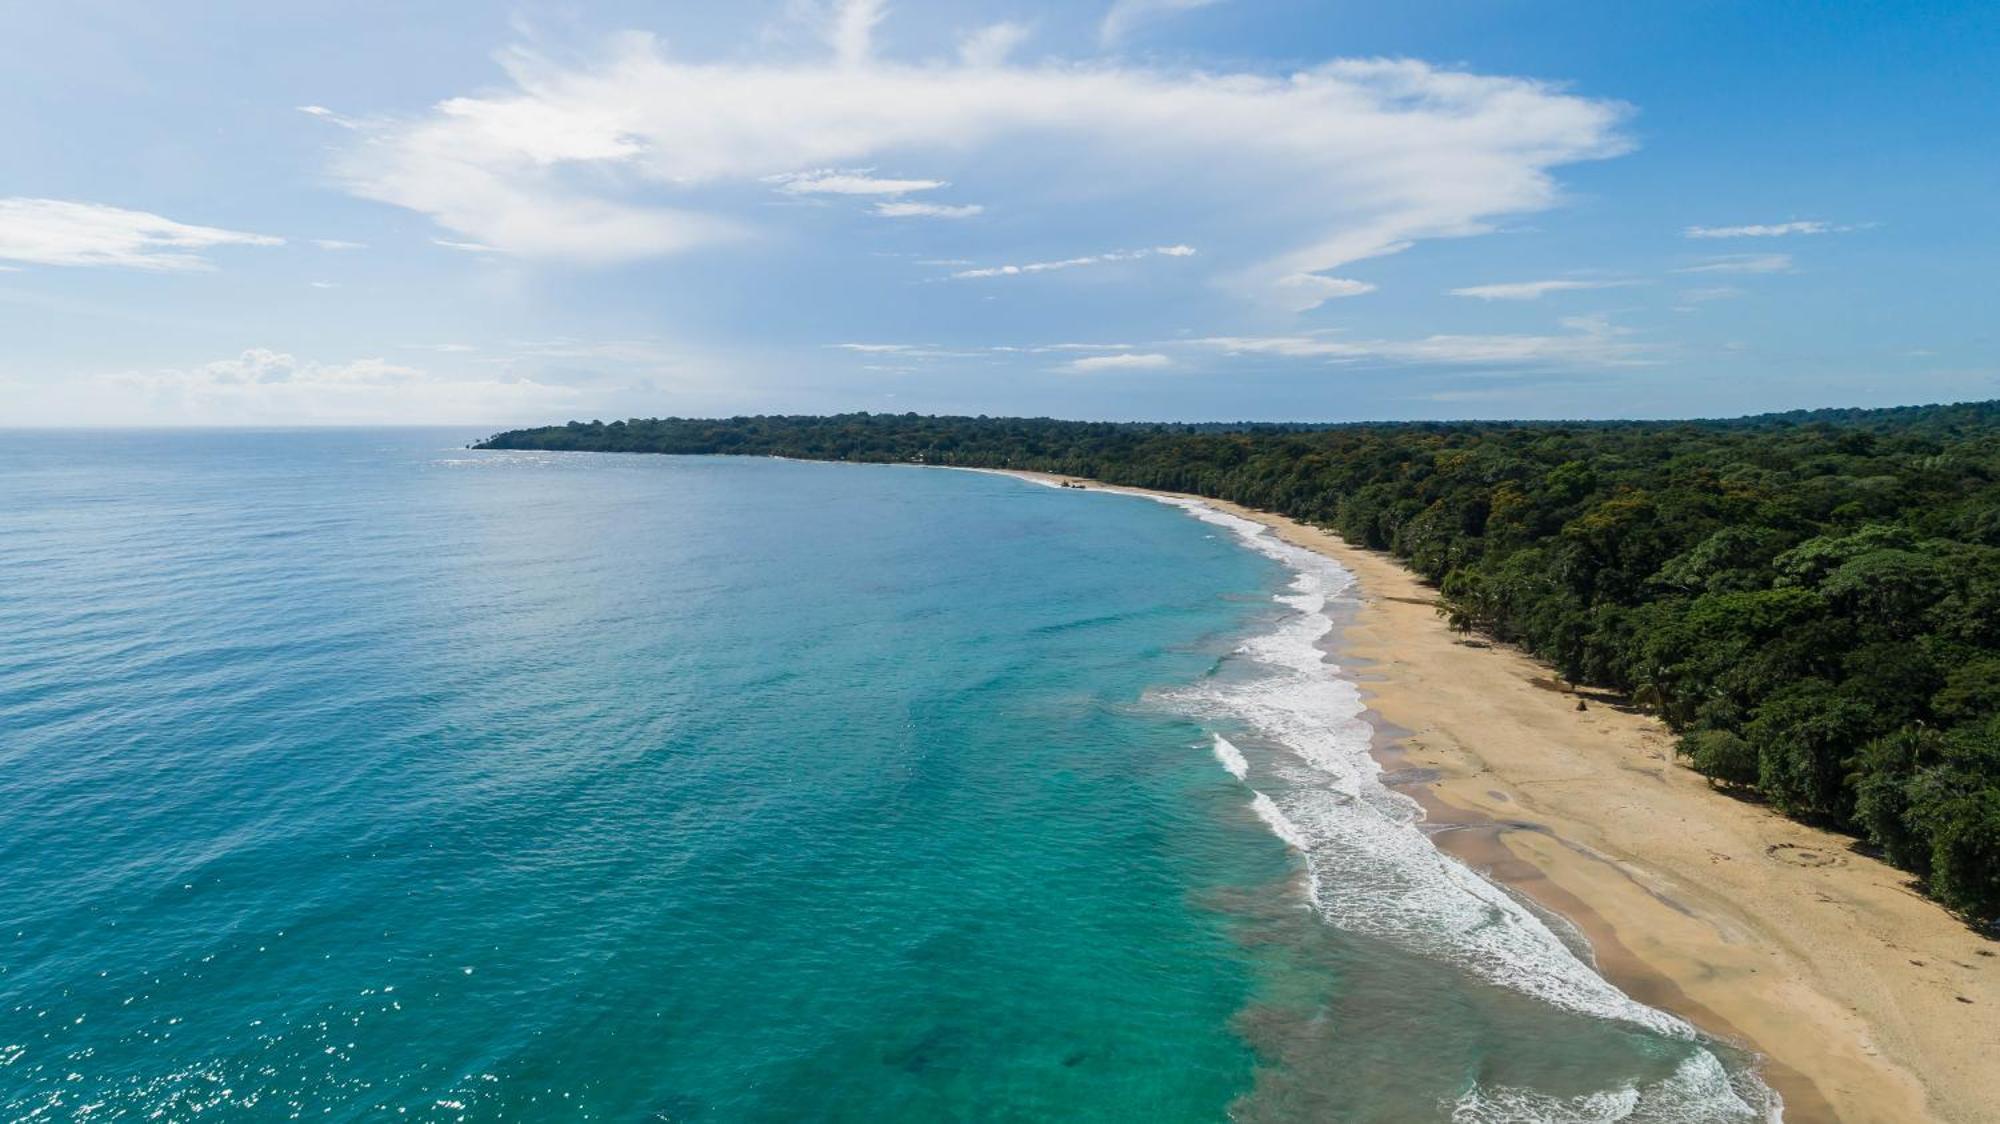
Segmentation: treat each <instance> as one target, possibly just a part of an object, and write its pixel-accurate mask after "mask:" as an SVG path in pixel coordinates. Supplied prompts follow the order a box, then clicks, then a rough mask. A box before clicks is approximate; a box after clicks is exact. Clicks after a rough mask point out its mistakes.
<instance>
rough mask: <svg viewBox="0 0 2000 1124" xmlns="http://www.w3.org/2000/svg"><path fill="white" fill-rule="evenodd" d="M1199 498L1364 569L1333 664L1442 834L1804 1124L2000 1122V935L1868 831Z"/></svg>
mask: <svg viewBox="0 0 2000 1124" xmlns="http://www.w3.org/2000/svg"><path fill="white" fill-rule="evenodd" d="M1022 475H1030V474H1022ZM1038 478H1039V479H1043V480H1045V481H1047V480H1053V479H1056V478H1052V477H1038ZM1189 498H1199V497H1189ZM1204 502H1208V503H1211V504H1213V505H1214V506H1215V507H1217V508H1219V509H1222V510H1225V511H1229V512H1231V513H1233V514H1236V515H1241V516H1243V517H1245V518H1249V519H1254V520H1256V521H1257V522H1260V523H1263V524H1265V525H1267V526H1270V527H1272V528H1273V529H1274V531H1275V532H1276V533H1277V534H1279V535H1280V536H1282V537H1283V538H1285V539H1286V540H1287V541H1290V542H1293V543H1296V544H1298V545H1300V546H1303V547H1306V548H1307V549H1310V550H1313V551H1316V552H1319V553H1321V554H1324V555H1326V556H1328V557H1331V558H1333V559H1335V560H1336V561H1338V562H1340V563H1341V565H1343V566H1345V567H1347V568H1348V569H1349V570H1351V571H1353V572H1354V574H1355V575H1356V576H1357V578H1358V579H1359V581H1358V586H1357V589H1356V590H1355V591H1354V596H1355V598H1356V604H1355V605H1354V607H1353V610H1352V613H1351V616H1350V619H1349V620H1348V622H1347V624H1346V627H1345V629H1344V630H1343V633H1342V635H1341V637H1340V639H1339V641H1338V643H1337V646H1336V652H1335V659H1336V660H1338V661H1339V662H1341V663H1343V664H1344V665H1347V667H1348V668H1349V669H1350V670H1351V671H1352V672H1354V673H1355V674H1356V676H1357V678H1358V679H1359V680H1360V681H1361V683H1362V686H1363V687H1364V689H1365V691H1366V693H1367V696H1368V699H1369V702H1370V704H1371V706H1372V707H1373V710H1372V711H1371V713H1370V715H1369V717H1370V718H1371V719H1373V720H1375V721H1376V723H1377V728H1378V729H1379V730H1381V731H1383V733H1384V736H1383V737H1382V738H1381V739H1380V740H1381V743H1382V744H1381V747H1380V749H1379V752H1380V754H1381V756H1382V757H1383V759H1384V764H1385V767H1386V768H1388V769H1389V770H1391V771H1392V772H1396V773H1398V774H1399V775H1398V776H1396V777H1392V778H1391V779H1393V780H1396V781H1398V782H1399V783H1398V785H1397V787H1399V788H1400V789H1401V790H1402V791H1405V792H1407V793H1409V794H1410V795H1411V796H1413V797H1415V798H1417V799H1418V800H1419V801H1420V802H1421V803H1422V804H1423V805H1424V807H1425V808H1426V809H1427V810H1428V812H1429V816H1430V823H1429V829H1430V830H1431V831H1432V833H1433V838H1434V839H1435V840H1436V841H1437V843H1438V845H1439V846H1440V847H1441V848H1443V849H1444V850H1445V851H1446V852H1447V853H1449V854H1452V855H1454V856H1456V857H1458V858H1459V859H1460V860H1461V861H1464V862H1466V863H1467V864H1469V865H1471V866H1473V867H1475V868H1477V869H1479V870H1481V871H1483V872H1485V873H1486V874H1487V875H1488V876H1489V877H1491V878H1493V879H1494V880H1495V881H1497V882H1499V883H1501V884H1502V885H1505V886H1507V887H1509V888H1511V889H1513V890H1515V891H1516V892H1518V893H1520V894H1522V895H1524V896H1526V897H1527V898H1529V899H1531V900H1532V901H1534V902H1535V903H1536V904H1538V905H1540V906H1542V907H1543V908H1546V909H1548V910H1550V911H1552V912H1554V913H1557V914H1560V915H1561V916H1563V917H1565V918H1567V919H1568V920H1569V921H1570V922H1571V923H1573V924H1574V925H1576V926H1577V927H1578V929H1580V930H1581V931H1582V932H1583V933H1584V934H1585V935H1586V936H1587V937H1588V939H1589V940H1590V942H1591V945H1592V949H1593V952H1594V954H1595V956H1596V959H1597V963H1598V967H1599V969H1600V970H1601V971H1603V972H1604V974H1605V975H1606V976H1607V977H1609V978H1610V979H1611V980H1612V981H1613V982H1615V983H1617V984H1618V985H1619V986H1620V987H1622V988H1624V989H1625V990H1626V991H1627V992H1628V993H1629V994H1631V995H1632V996H1633V997H1634V998H1636V999H1638V1000H1640V1001H1641V1002H1644V1003H1647V1004H1650V1005H1652V1006H1656V1007H1659V1008H1661V1009H1664V1010H1668V1011H1672V1012H1673V1013H1675V1014H1677V1015H1680V1016H1681V1017H1683V1018H1685V1019H1687V1020H1688V1021H1689V1022H1692V1023H1694V1024H1695V1025H1697V1026H1699V1027H1701V1028H1703V1029H1704V1030H1706V1031H1708V1032H1710V1033H1712V1034H1715V1035H1717V1036H1718V1037H1722V1038H1726V1039H1729V1040H1731V1041H1734V1042H1736V1043H1738V1044H1740V1045H1743V1046H1745V1047H1747V1048H1749V1049H1751V1050H1754V1051H1756V1052H1757V1053H1759V1054H1761V1055H1762V1056H1763V1057H1764V1058H1765V1059H1766V1061H1765V1065H1764V1073H1765V1076H1766V1079H1767V1080H1768V1081H1769V1082H1770V1083H1771V1084H1772V1086H1773V1087H1775V1088H1776V1089H1777V1090H1778V1091H1779V1093H1780V1094H1781V1095H1782V1096H1783V1097H1784V1099H1785V1104H1786V1110H1785V1117H1786V1119H1787V1120H1790V1121H1835V1120H1837V1121H1843V1122H1846V1124H1862V1122H1872V1121H1882V1122H1892V1121H1893V1122H1906V1121H1920V1120H1943V1121H1952V1122H1965V1124H1973V1122H1983V1121H1994V1120H2000V943H1996V942H1994V941H1990V940H1987V939H1985V938H1983V937H1981V936H1979V935H1978V934H1976V933H1974V932H1972V931H1971V930H1970V929H1968V928H1967V927H1966V926H1965V925H1964V924H1962V923H1961V922H1959V921H1957V920H1956V919H1954V918H1953V917H1951V916H1950V915H1949V914H1947V913H1946V912H1945V911H1944V910H1943V909H1941V908H1940V907H1938V906H1937V905H1936V904H1934V903H1932V902H1930V901H1929V900H1927V899H1925V898H1924V897H1923V896H1922V895H1921V894H1920V893H1919V892H1918V891H1917V890H1916V889H1915V888H1914V887H1913V886H1912V884H1911V879H1910V876H1909V875H1908V874H1906V873H1904V872H1902V871H1899V870H1896V869H1895V868H1893V867H1890V866H1888V865H1887V864H1884V863H1882V862H1879V861H1877V860H1876V859H1874V858H1871V857H1869V856H1867V855H1866V854H1863V853H1861V851H1860V850H1859V849H1858V848H1857V847H1856V846H1855V843H1854V841H1853V840H1852V839H1849V838H1847V837H1845V836H1840V835H1835V834H1831V833H1828V832H1824V831H1819V830H1816V829H1814V828H1811V827H1807V826H1805V825H1802V824H1798V823H1794V822H1792V821H1790V820H1788V819H1785V818H1784V817H1782V816H1780V815H1778V814H1776V813H1774V812H1772V811H1770V810H1769V809H1767V808H1764V807H1762V806H1759V805H1756V804H1753V803H1748V802H1745V801H1743V800H1739V799H1736V798H1734V797H1731V796H1728V795H1725V794H1723V793H1721V792H1718V791H1716V790H1714V789H1712V788H1711V787H1710V786H1709V785H1708V783H1707V782H1706V781H1705V780H1703V779H1702V777H1701V776H1700V775H1699V774H1697V773H1695V772H1693V771H1692V770H1690V769H1687V768H1685V767H1683V766H1682V765H1681V764H1679V763H1678V762H1677V761H1676V760H1675V758H1674V754H1673V738H1672V735H1671V734H1670V733H1669V732H1668V731H1667V729H1666V728H1665V727H1664V726H1663V725H1662V724H1661V723H1660V722H1659V721H1657V720H1656V719H1653V718H1650V717H1648V716H1646V715H1643V714H1639V713H1636V712H1634V711H1631V710H1629V709H1623V708H1621V707H1620V706H1618V705H1617V701H1616V700H1614V699H1610V698H1608V697H1604V696H1601V695H1597V694H1594V693H1592V692H1590V691H1588V690H1585V691H1583V692H1582V693H1581V695H1579V694H1577V693H1575V692H1572V691H1571V690H1569V689H1568V687H1567V686H1566V685H1564V684H1561V683H1559V682H1557V681H1556V679H1555V677H1554V673H1553V672H1552V671H1550V670H1549V669H1548V668H1547V667H1545V666H1544V665H1542V664H1540V663H1538V662H1536V661H1535V660H1534V659H1533V658H1531V657H1529V656H1528V655H1526V654H1525V653H1522V652H1519V651H1517V650H1513V649H1511V648H1509V647H1506V646H1503V645H1497V644H1489V643H1486V642H1484V641H1482V640H1480V639H1478V638H1477V637H1473V636H1466V635H1462V634H1458V633H1454V632H1452V631H1451V630H1450V629H1449V628H1448V627H1447V626H1446V625H1445V622H1444V620H1443V618H1441V617H1440V616H1439V615H1438V614H1437V611H1436V607H1435V600H1434V599H1435V596H1436V594H1435V591H1434V590H1432V589H1431V588H1429V587H1427V586H1425V585H1424V584H1423V583H1422V582H1421V581H1419V580H1418V579H1417V578H1416V576H1415V575H1413V574H1411V573H1410V572H1409V571H1408V570H1405V569H1404V568H1403V567H1402V566H1401V565H1400V564H1398V563H1397V562H1396V561H1394V560H1393V559H1391V558H1389V557H1388V556H1386V555H1383V554H1381V553H1378V552H1375V551H1368V550H1362V549H1359V548H1356V547H1353V546H1350V545H1349V544H1347V543H1346V542H1345V541H1343V540H1341V539H1340V538H1339V537H1337V536H1335V535H1332V534H1330V533H1327V532H1324V531H1321V530H1318V529H1316V528H1312V527H1308V526H1305V525H1303V524H1300V523H1297V522H1295V521H1293V520H1290V519H1286V518H1283V517H1281V516H1273V515H1270V514H1267V513H1264V512H1258V511H1252V510H1249V509H1245V508H1241V507H1238V506H1236V505H1233V504H1227V503H1221V502H1218V501H1213V500H1207V501H1204ZM1579 699H1581V700H1582V701H1583V702H1584V705H1585V709H1583V710H1578V709H1577V703H1578V701H1579Z"/></svg>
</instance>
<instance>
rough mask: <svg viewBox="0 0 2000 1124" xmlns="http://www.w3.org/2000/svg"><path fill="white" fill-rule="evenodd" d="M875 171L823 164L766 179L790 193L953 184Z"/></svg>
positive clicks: (903, 190) (893, 191)
mask: <svg viewBox="0 0 2000 1124" xmlns="http://www.w3.org/2000/svg"><path fill="white" fill-rule="evenodd" d="M874 171H875V169H873V168H854V169H846V170H843V169H837V168H823V169H821V170H819V171H813V172H787V173H784V174H781V175H775V176H766V177H764V180H765V182H766V183H775V184H777V185H778V190H779V191H783V192H785V193H787V194H790V195H908V194H909V193H910V192H913V191H933V190H935V189H937V188H940V187H947V186H949V185H948V184H947V183H945V181H943V180H918V179H889V178H884V177H879V176H876V175H874V174H873V173H874Z"/></svg>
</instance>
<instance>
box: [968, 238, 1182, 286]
mask: <svg viewBox="0 0 2000 1124" xmlns="http://www.w3.org/2000/svg"><path fill="white" fill-rule="evenodd" d="M1194 252H1195V251H1194V249H1193V247H1190V246H1156V247H1154V248H1152V249H1150V250H1113V251H1111V252H1110V253H1108V254H1087V255H1085V256H1083V257H1079V258H1062V259H1060V260H1058V261H1031V262H1027V263H1025V264H1022V265H989V266H982V267H980V268H978V269H961V270H959V271H958V272H956V273H954V274H952V276H953V277H955V278H958V279H960V280H966V281H970V280H977V279H980V278H986V277H1023V276H1028V275H1032V274H1036V273H1054V272H1056V271H1057V270H1062V269H1078V268H1081V267H1083V266H1087V265H1106V264H1109V263H1112V262H1123V261H1138V260H1139V259H1141V258H1150V257H1152V256H1153V255H1155V254H1158V255H1160V256H1162V257H1170V258H1185V257H1190V256H1192V255H1193V254H1194Z"/></svg>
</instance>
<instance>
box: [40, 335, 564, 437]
mask: <svg viewBox="0 0 2000 1124" xmlns="http://www.w3.org/2000/svg"><path fill="white" fill-rule="evenodd" d="M65 389H66V390H67V391H69V392H72V393H75V394H78V395H81V396H88V397H90V398H91V399H93V400H94V401H96V402H97V403H98V407H97V411H96V412H95V413H94V414H93V415H92V416H94V417H99V418H109V419H110V420H112V421H114V422H119V423H122V422H126V421H128V420H143V421H145V422H147V423H149V424H174V425H256V424H266V425H269V424H289V425H297V424H318V425H341V424H347V425H353V424H384V423H408V422H426V423H453V424H465V423H468V422H471V423H482V422H511V421H519V420H526V419H532V418H537V417H542V416H546V415H547V414H549V413H551V412H561V411H563V410H567V409H570V408H572V407H573V406H574V405H575V404H576V403H577V402H578V401H579V399H580V397H581V392H579V391H578V390H577V389H576V388H574V387H568V386H559V385H552V384H549V383H543V382H537V381H534V380H532V379H524V378H493V377H463V378H461V377H456V376H454V375H450V374H438V373H434V372H431V371H427V370H424V369H422V368H418V367H411V366H407V365H405V364H400V363H391V362H388V361H386V360H383V359H379V358H367V359H353V360H348V361H344V362H332V363H329V362H321V361H317V360H312V359H305V358H300V357H296V356H293V355H290V354H286V353H284V352H280V351H275V350H272V349H269V348H251V349H249V350H247V351H244V352H243V353H242V354H240V355H238V356H236V357H234V358H231V359H221V360H216V361H214V362H209V363H202V364H198V365H195V366H192V367H169V368H160V369H155V370H138V371H124V372H119V373H115V374H106V375H99V376H93V377H89V378H85V379H79V380H76V381H75V383H74V384H72V385H71V386H70V387H68V388H65ZM62 393H64V391H58V392H56V394H55V395H46V396H45V397H50V398H53V397H56V396H59V395H60V394H62ZM60 406H61V404H60V403H57V402H44V403H42V404H41V408H43V409H56V408H60ZM106 411H109V412H108V413H107V412H106ZM128 414H129V415H130V418H128V417H127V416H126V415H128Z"/></svg>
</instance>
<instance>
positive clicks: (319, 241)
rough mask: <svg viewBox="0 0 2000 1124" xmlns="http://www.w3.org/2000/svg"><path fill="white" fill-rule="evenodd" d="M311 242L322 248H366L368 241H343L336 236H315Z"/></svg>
mask: <svg viewBox="0 0 2000 1124" xmlns="http://www.w3.org/2000/svg"><path fill="white" fill-rule="evenodd" d="M312 244H313V245H315V246H318V247H319V248H320V249H322V250H365V249H367V248H368V243H366V242H345V241H342V240H341V239H338V238H315V239H313V240H312Z"/></svg>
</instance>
